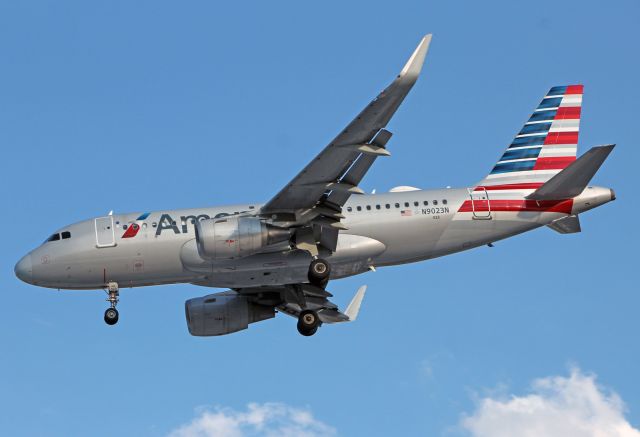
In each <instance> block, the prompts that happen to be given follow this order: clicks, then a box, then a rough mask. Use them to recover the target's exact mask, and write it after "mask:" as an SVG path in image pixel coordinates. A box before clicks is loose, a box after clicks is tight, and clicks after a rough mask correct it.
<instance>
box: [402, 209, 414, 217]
mask: <svg viewBox="0 0 640 437" xmlns="http://www.w3.org/2000/svg"><path fill="white" fill-rule="evenodd" d="M400 215H401V216H403V217H409V216H412V215H413V213H412V212H411V210H410V209H403V210H402V211H400Z"/></svg>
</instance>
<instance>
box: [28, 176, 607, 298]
mask: <svg viewBox="0 0 640 437" xmlns="http://www.w3.org/2000/svg"><path fill="white" fill-rule="evenodd" d="M469 193H470V190H469V189H467V188H462V189H441V190H416V191H406V192H396V193H386V194H378V195H359V196H356V195H354V196H351V199H350V200H349V201H348V203H347V204H346V205H345V207H344V208H343V214H344V215H345V216H346V217H345V219H343V220H342V222H343V223H344V225H345V226H346V227H347V228H348V230H343V231H340V237H339V239H338V247H337V250H336V251H335V252H334V253H332V254H326V256H325V257H324V258H326V259H327V260H328V261H329V262H330V263H331V266H332V274H331V278H332V279H338V278H343V277H347V276H351V275H356V274H359V273H363V272H366V271H368V270H370V269H371V268H372V267H374V268H375V267H382V266H390V265H397V264H405V263H411V262H417V261H422V260H427V259H430V258H435V257H440V256H443V255H447V254H450V253H455V252H460V251H463V250H467V249H471V248H474V247H477V246H481V245H485V244H488V243H491V242H494V241H497V240H501V239H504V238H507V237H510V236H513V235H516V234H520V233H523V232H526V231H529V230H532V229H534V228H537V227H540V226H543V225H547V224H549V223H551V222H552V221H554V220H557V219H559V218H562V217H564V216H567V215H569V214H579V213H581V212H584V211H586V210H589V209H592V208H594V207H597V206H600V205H602V204H604V203H606V202H609V201H610V200H613V198H614V195H613V192H612V191H611V190H609V189H608V188H599V187H588V188H586V189H585V190H584V192H583V193H582V194H580V195H579V196H577V197H576V198H574V199H573V200H572V201H571V200H570V201H569V202H571V205H570V206H569V208H570V210H564V211H562V212H557V211H545V210H542V211H508V210H491V199H489V201H488V204H487V203H486V202H485V205H488V208H485V210H481V211H478V212H473V211H471V212H470V211H468V208H467V210H465V208H461V207H463V205H464V204H465V202H467V204H468V203H469V200H470V194H469ZM486 194H487V195H488V196H490V195H491V193H490V192H489V193H486ZM425 202H426V204H425ZM478 204H479V203H478ZM387 205H388V206H387ZM472 206H473V205H472ZM260 207H261V205H260V204H242V205H231V206H222V207H210V208H195V209H183V210H171V211H156V212H151V213H148V214H146V213H141V212H138V213H131V214H114V215H112V216H108V217H103V218H97V219H89V220H85V221H81V222H78V223H75V224H72V225H69V226H65V227H63V228H60V229H59V230H58V231H57V233H62V232H69V233H70V235H71V237H69V238H65V239H60V240H56V241H48V242H45V243H43V244H42V245H40V246H39V247H37V248H36V249H34V250H33V251H31V252H30V253H29V254H27V255H26V256H25V257H24V258H23V259H22V260H21V261H20V262H19V263H18V265H17V266H16V273H17V274H18V276H19V277H20V278H21V279H23V280H25V281H26V282H29V283H31V284H33V285H38V286H42V287H50V288H57V289H99V288H104V287H105V284H107V283H108V282H109V281H116V282H117V283H118V284H119V285H120V287H140V286H147V285H158V284H172V283H194V284H197V285H204V286H209V287H228V288H242V287H255V286H260V285H279V284H292V283H299V282H305V281H306V280H307V271H308V266H309V262H310V260H311V255H310V254H309V253H308V252H306V251H303V250H297V249H292V248H291V247H290V246H289V245H288V243H286V244H284V245H280V246H277V245H276V246H274V247H270V248H268V250H267V251H266V252H264V253H259V254H255V255H251V256H247V257H244V258H239V259H232V260H222V261H208V260H205V259H203V258H201V257H200V256H199V254H198V250H197V246H196V242H195V233H194V224H193V221H194V220H196V219H198V218H203V217H207V218H209V217H211V218H213V217H221V216H224V215H228V214H248V215H252V214H256V213H258V211H259V210H260ZM461 209H462V211H461ZM479 209H481V208H479ZM145 216H146V217H145ZM109 217H111V218H109ZM141 217H144V218H143V219H140V218H141ZM105 223H106V227H104V224H105ZM110 223H112V226H110V225H109V224H110ZM125 225H126V226H127V229H125V228H124V227H125ZM100 226H103V228H102V229H98V228H99V227H100ZM132 226H136V229H135V230H136V232H135V233H134V232H132V230H131V229H130V228H131V227H132ZM127 230H129V234H128V235H129V236H127V237H125V238H123V236H125V235H126V232H127ZM99 233H101V234H100V235H99ZM132 234H133V236H131V235H132ZM105 235H106V237H105ZM111 239H112V241H111Z"/></svg>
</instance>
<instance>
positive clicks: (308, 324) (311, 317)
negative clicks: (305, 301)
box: [298, 310, 320, 337]
mask: <svg viewBox="0 0 640 437" xmlns="http://www.w3.org/2000/svg"><path fill="white" fill-rule="evenodd" d="M318 326H320V317H318V313H316V312H315V311H311V310H304V311H303V312H301V313H300V316H298V332H299V333H300V334H302V335H304V336H305V337H309V336H310V335H313V334H315V333H316V331H317V330H318Z"/></svg>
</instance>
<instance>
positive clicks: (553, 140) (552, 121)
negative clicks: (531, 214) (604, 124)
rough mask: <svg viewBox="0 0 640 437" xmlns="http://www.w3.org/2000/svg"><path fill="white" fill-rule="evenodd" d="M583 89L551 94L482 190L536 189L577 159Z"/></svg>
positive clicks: (573, 87) (555, 89)
mask: <svg viewBox="0 0 640 437" xmlns="http://www.w3.org/2000/svg"><path fill="white" fill-rule="evenodd" d="M582 90H583V86H582V85H568V86H555V87H553V88H551V89H550V90H549V92H548V93H547V95H546V96H545V97H544V99H542V102H540V105H538V107H537V108H536V110H535V111H534V112H533V114H532V115H531V117H529V120H528V121H527V122H526V123H525V125H524V126H523V127H522V130H520V132H519V133H518V135H516V137H515V138H514V139H513V141H512V142H511V145H509V147H508V148H507V150H506V151H505V152H504V154H503V155H502V158H500V160H499V161H498V163H497V164H496V165H495V167H493V170H491V173H490V174H489V175H488V176H487V177H486V178H484V179H483V180H482V181H481V182H480V183H479V184H478V186H485V187H489V186H492V187H494V188H493V189H497V188H498V187H497V186H500V187H504V189H510V188H511V189H525V190H527V189H536V188H538V187H540V186H541V185H542V184H543V183H545V182H546V181H548V180H549V179H551V178H552V177H553V176H554V175H555V174H556V173H558V172H560V170H562V169H563V168H565V167H566V166H568V165H569V164H571V163H572V162H573V161H575V159H576V152H577V147H578V130H579V126H580V108H581V106H582Z"/></svg>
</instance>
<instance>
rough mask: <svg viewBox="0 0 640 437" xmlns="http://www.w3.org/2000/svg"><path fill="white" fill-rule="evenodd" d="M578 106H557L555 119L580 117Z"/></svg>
mask: <svg viewBox="0 0 640 437" xmlns="http://www.w3.org/2000/svg"><path fill="white" fill-rule="evenodd" d="M581 109H582V108H580V106H564V107H560V108H558V111H557V112H556V117H555V120H575V119H579V118H580V110H581Z"/></svg>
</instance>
